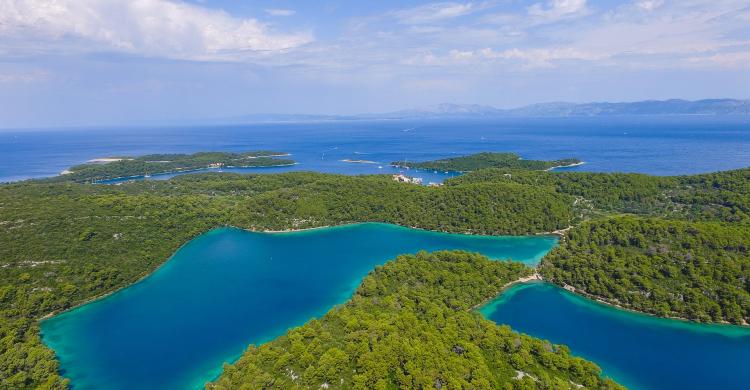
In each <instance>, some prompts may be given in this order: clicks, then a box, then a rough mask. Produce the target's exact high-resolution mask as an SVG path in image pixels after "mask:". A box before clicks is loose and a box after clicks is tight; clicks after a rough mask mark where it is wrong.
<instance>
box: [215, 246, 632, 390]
mask: <svg viewBox="0 0 750 390" xmlns="http://www.w3.org/2000/svg"><path fill="white" fill-rule="evenodd" d="M531 272H532V271H531V269H529V268H526V267H524V266H523V265H522V264H519V263H513V262H500V261H490V260H489V259H487V258H486V257H483V256H480V255H476V254H469V253H465V252H436V253H433V254H427V253H420V254H417V255H406V256H400V257H399V258H398V259H397V260H395V261H391V262H388V263H386V265H384V266H383V267H379V268H377V269H375V270H374V271H372V272H371V273H370V275H369V276H367V277H366V278H365V279H364V280H363V281H362V284H361V285H360V287H359V289H358V290H357V292H356V293H355V294H354V296H353V297H352V298H351V299H350V300H349V302H348V303H346V304H345V305H343V306H341V307H338V308H334V309H333V310H331V311H330V312H328V314H326V315H325V316H324V317H323V318H321V319H319V320H312V321H310V322H308V323H307V324H305V325H304V326H302V327H299V328H294V329H292V330H290V331H289V332H288V333H287V334H286V335H284V336H281V337H279V338H276V339H275V340H273V341H271V342H269V343H266V344H263V345H261V346H251V347H250V348H249V349H248V350H247V351H246V352H245V354H244V355H243V356H242V357H241V358H240V360H239V361H237V363H236V364H234V365H227V366H225V368H224V373H223V374H222V376H221V377H220V378H219V379H218V380H217V381H216V382H215V383H213V384H210V385H209V386H208V388H209V389H227V390H229V389H240V388H247V389H318V388H328V389H362V390H364V389H568V388H579V387H584V386H585V387H586V388H589V389H618V388H621V387H620V386H619V385H617V384H615V383H614V382H612V381H611V380H609V379H602V378H601V377H600V374H601V370H600V369H599V367H597V366H596V365H595V364H593V363H591V362H588V361H585V360H583V359H580V358H577V357H573V356H571V355H570V353H569V351H568V349H567V348H566V347H564V346H559V345H553V344H550V343H549V342H546V341H542V340H539V339H536V338H532V337H529V336H526V335H522V334H518V333H515V332H513V331H512V330H511V329H510V328H509V327H508V326H498V325H496V324H495V323H493V322H491V321H489V320H486V319H484V318H483V317H482V316H481V315H480V314H479V313H477V312H474V311H472V310H470V309H471V308H472V307H474V306H475V305H477V304H479V303H481V302H483V301H484V300H486V299H488V298H490V297H493V296H495V295H497V293H498V292H499V291H500V290H501V289H502V287H503V286H504V285H505V284H507V283H508V282H510V281H512V280H515V279H518V278H519V277H521V276H525V275H528V274H530V273H531Z"/></svg>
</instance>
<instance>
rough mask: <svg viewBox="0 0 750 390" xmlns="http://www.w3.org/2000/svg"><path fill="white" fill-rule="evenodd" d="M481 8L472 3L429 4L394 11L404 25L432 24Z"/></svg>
mask: <svg viewBox="0 0 750 390" xmlns="http://www.w3.org/2000/svg"><path fill="white" fill-rule="evenodd" d="M480 8H482V7H480V6H478V5H477V4H474V3H431V4H426V5H422V6H419V7H414V8H408V9H402V10H398V11H394V12H393V14H394V15H395V16H396V18H398V19H399V21H400V22H401V23H404V24H421V23H432V22H437V21H440V20H445V19H452V18H457V17H459V16H464V15H468V14H470V13H472V12H474V11H476V10H478V9H480Z"/></svg>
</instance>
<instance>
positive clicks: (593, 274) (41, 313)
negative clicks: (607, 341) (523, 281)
mask: <svg viewBox="0 0 750 390" xmlns="http://www.w3.org/2000/svg"><path fill="white" fill-rule="evenodd" d="M508 155H513V154H508ZM156 156H159V155H156ZM165 156H172V155H161V157H155V156H150V157H147V158H146V159H145V160H136V159H134V160H122V161H113V162H108V163H104V164H87V165H92V166H93V167H92V168H86V169H92V171H90V174H88V173H86V172H87V170H86V169H79V172H80V173H78V175H79V176H71V175H76V173H75V172H76V170H75V167H74V168H73V169H72V170H73V171H74V173H73V174H70V175H63V176H61V177H56V178H54V179H43V180H28V181H23V182H17V183H8V184H2V185H0V267H1V268H0V269H2V272H0V318H2V320H0V336H1V337H2V340H3V343H4V344H3V345H5V347H4V348H2V349H0V370H1V371H0V387H3V388H37V387H43V388H45V387H46V388H65V387H67V386H68V382H67V380H66V379H65V378H64V374H61V373H60V372H59V365H58V362H57V360H56V358H55V354H54V352H53V351H51V350H50V349H49V348H47V347H46V346H45V345H44V344H43V343H42V342H41V339H40V336H39V321H40V320H41V319H43V318H45V317H47V316H50V315H54V314H56V313H60V312H62V311H65V310H67V309H70V308H72V307H75V306H77V305H81V304H83V303H86V302H88V301H90V300H91V299H95V298H97V297H100V296H103V295H107V294H110V293H112V292H113V291H116V290H118V289H121V288H123V287H125V286H128V285H131V284H133V283H135V282H136V281H138V280H139V279H141V278H143V277H144V276H146V275H148V274H149V273H151V272H152V271H153V270H154V269H156V268H157V267H159V266H160V265H162V264H163V263H164V262H165V261H166V260H167V259H168V258H169V257H170V255H171V254H172V253H174V252H175V251H176V250H177V248H179V247H180V246H181V245H183V244H185V243H186V242H187V241H189V240H190V239H191V238H193V237H196V236H197V235H200V234H202V233H205V232H206V231H208V230H210V229H212V228H215V227H219V226H235V227H239V228H243V229H247V230H251V231H280V230H289V229H306V228H314V227H321V226H334V225H341V224H346V223H352V222H388V223H393V224H398V225H402V226H410V227H416V228H422V229H428V230H434V231H442V232H454V233H471V234H484V235H502V234H507V235H520V234H558V235H560V236H561V237H562V238H561V242H560V245H559V248H557V249H555V250H553V251H552V252H551V253H550V254H549V255H547V256H546V257H545V258H544V259H543V260H542V262H541V265H540V266H539V268H538V270H537V271H538V273H539V274H540V275H541V277H542V278H544V279H545V280H548V281H550V282H552V283H556V284H558V285H560V286H562V287H564V288H568V289H569V290H571V291H574V292H576V293H578V294H581V295H584V296H586V297H589V298H592V299H597V300H601V301H603V302H607V303H610V304H614V305H619V306H621V307H624V308H627V309H632V310H638V311H641V312H645V313H649V314H653V315H658V316H665V317H679V318H685V319H689V320H694V321H703V322H729V323H734V324H746V323H748V321H750V305H748V302H749V301H750V283H748V281H749V280H750V254H749V251H748V246H747V245H748V244H747V243H748V242H750V185H749V183H750V169H739V170H733V171H725V172H717V173H709V174H700V175H688V176H669V177H660V176H650V175H642V174H622V173H588V172H572V171H545V169H547V168H549V167H550V166H555V165H558V164H559V161H553V162H535V163H530V164H528V165H526V164H521V165H520V166H519V165H518V164H516V163H513V164H511V165H510V166H506V167H494V168H484V169H478V168H477V169H476V170H474V171H473V172H470V173H466V174H464V175H461V176H458V177H455V178H451V179H449V180H446V182H445V185H444V186H441V187H424V186H413V185H405V184H403V183H400V182H397V181H394V180H393V178H392V177H390V176H388V175H366V176H345V175H333V174H322V173H312V172H291V173H283V174H272V175H259V174H250V175H239V174H231V173H218V172H216V173H196V174H189V175H181V176H178V177H175V178H172V179H170V180H167V181H150V182H145V181H140V182H139V181H134V182H129V183H126V184H123V185H120V186H106V185H91V184H87V182H90V181H95V180H97V178H105V177H110V172H112V171H108V168H104V167H108V166H110V165H112V164H132V162H131V161H140V162H139V163H138V164H143V165H146V166H151V164H164V163H159V162H156V161H174V160H171V158H173V157H165ZM232 156H235V157H233V158H234V159H235V160H236V159H237V158H240V161H241V162H247V161H254V160H260V159H265V158H269V159H273V160H275V161H274V162H278V160H276V159H275V158H271V157H268V155H266V156H260V155H254V156H245V157H237V156H239V155H236V154H232ZM513 156H514V155H513ZM141 158H144V157H141ZM209 160H210V161H214V162H217V160H216V159H213V160H211V159H206V160H203V161H204V162H206V161H209ZM518 161H525V160H518ZM232 164H235V162H233V163H232ZM201 166H205V165H201ZM95 167H102V169H103V170H102V171H98V170H97V169H98V168H95ZM461 169H463V168H461ZM469 170H472V169H469ZM101 172H104V173H106V174H104V173H101ZM127 172H128V173H132V171H127ZM154 172H156V171H154ZM141 173H142V172H141ZM76 177H77V178H78V179H72V178H76ZM431 256H432V257H431ZM532 272H533V270H531V269H527V268H523V267H521V266H520V265H515V264H513V263H493V262H488V261H486V260H485V259H483V258H479V257H476V256H475V255H468V254H463V253H443V254H435V255H424V254H423V255H418V256H416V257H405V258H401V259H399V260H396V261H395V262H393V263H388V264H387V265H386V266H384V267H382V268H378V269H376V270H375V271H373V273H372V274H371V275H370V276H369V277H368V278H367V279H365V280H364V281H363V283H362V285H361V286H360V288H359V289H358V290H357V293H356V294H355V295H354V296H353V297H352V298H351V300H350V301H349V303H347V304H345V305H344V306H342V307H339V308H335V309H333V310H332V311H331V312H330V313H329V314H328V315H326V316H324V317H323V318H321V319H318V320H312V321H310V322H309V323H308V324H306V325H304V326H303V327H302V328H297V329H292V330H290V331H289V333H288V334H287V335H285V336H282V337H280V338H278V339H276V340H273V341H271V342H270V343H269V344H264V345H262V346H254V347H251V348H250V349H248V351H247V352H246V353H245V355H244V356H243V357H242V358H241V359H240V360H239V361H238V362H237V364H236V365H234V366H228V367H226V369H225V372H224V374H223V376H221V377H219V378H218V379H217V381H216V382H215V383H213V384H211V385H210V386H212V387H216V388H234V387H237V385H238V384H239V383H242V384H247V386H249V387H251V388H252V387H254V384H257V383H260V382H258V381H266V380H267V381H277V380H278V381H282V380H283V381H287V380H289V378H291V377H292V376H294V377H297V379H298V380H300V381H301V382H300V383H301V384H302V385H307V384H310V383H317V386H316V387H319V386H320V385H321V384H323V383H327V384H328V385H329V386H330V387H334V386H336V387H341V386H339V385H340V384H341V383H338V384H337V383H334V382H333V380H334V379H336V380H339V381H340V380H342V379H343V380H344V381H345V383H346V384H347V385H348V384H351V385H352V386H351V387H354V386H355V384H358V385H357V386H364V387H370V386H373V384H374V386H373V387H377V386H384V387H386V388H387V387H389V386H398V385H399V384H401V383H412V384H414V383H417V384H423V385H424V386H425V387H428V386H429V387H435V386H438V383H439V386H440V387H445V386H447V385H448V384H449V383H450V384H453V383H459V384H464V381H468V380H467V379H466V378H465V376H463V375H464V373H465V372H466V371H465V370H466V369H467V367H473V368H476V370H477V371H472V372H477V373H479V372H481V374H477V375H476V382H471V381H469V382H468V383H469V384H470V385H471V386H476V387H495V386H496V385H498V384H501V383H502V384H511V385H512V384H516V383H518V384H519V386H520V383H523V386H526V387H528V388H534V387H538V388H543V387H544V386H553V385H554V384H560V383H563V382H565V383H570V382H572V383H574V384H576V385H578V384H580V385H584V386H587V387H588V386H593V387H599V388H608V387H609V388H614V387H616V386H617V385H616V384H614V383H612V382H611V381H607V380H606V379H604V378H600V377H599V375H598V372H599V371H598V369H597V368H595V366H594V365H593V364H592V363H590V362H584V361H582V360H580V359H577V358H573V357H571V356H570V355H569V354H568V353H567V351H566V349H565V347H564V346H555V345H551V344H549V343H545V342H543V341H541V340H538V339H534V338H532V337H528V336H523V335H518V334H517V333H514V332H512V331H510V330H509V329H507V328H505V327H502V326H496V325H494V324H491V323H489V322H487V321H483V320H481V318H480V317H478V314H476V313H473V312H471V311H470V310H467V308H470V307H473V306H474V305H476V304H478V303H481V302H482V301H483V300H485V299H487V298H490V297H492V296H494V295H497V294H499V293H501V291H502V287H503V286H505V285H506V284H507V283H509V282H511V281H513V280H515V279H516V278H522V277H527V276H528V275H530V274H531V273H532ZM430 278H431V279H430ZM417 280H430V282H429V283H421V284H420V283H416V281H417ZM396 286H404V287H403V288H401V287H399V288H397V287H396ZM417 302H418V303H419V304H416V303H417ZM396 319H399V321H400V322H397V323H392V324H393V326H394V327H396V326H401V327H404V326H405V325H406V324H408V326H406V327H405V328H404V333H403V334H402V335H401V336H398V335H397V334H395V333H392V337H391V338H387V339H382V340H378V341H377V342H376V343H375V344H372V346H373V349H372V351H370V350H369V348H370V347H369V346H368V344H367V343H365V344H362V343H361V342H359V343H358V342H357V340H359V341H362V340H365V339H363V338H362V337H364V336H363V333H362V332H363V327H364V326H370V325H372V326H375V328H373V329H374V330H376V329H381V328H377V327H379V326H383V327H386V328H387V329H400V328H392V327H389V325H388V324H389V322H388V321H395V320H396ZM379 321H382V324H381V322H379ZM405 321H406V322H405ZM446 324H452V325H450V327H449V328H445V326H446ZM459 325H460V326H459ZM440 327H443V328H440ZM468 327H471V328H472V329H477V332H480V333H476V335H478V337H479V335H481V337H480V338H482V339H486V340H487V343H485V344H476V343H475V342H474V341H472V340H471V339H469V338H467V337H465V336H467V335H466V334H465V333H461V332H463V331H465V329H468ZM438 329H441V330H444V329H449V330H451V332H453V330H455V332H453V333H445V334H442V333H441V332H439V331H437V330H438ZM461 329H463V330H461ZM419 330H423V331H424V334H423V335H420V334H416V333H413V332H417V331H419ZM433 336H434V337H433ZM300 337H304V339H305V340H307V341H310V342H312V341H313V340H316V341H315V342H314V343H313V344H314V345H317V346H319V348H316V349H310V348H312V347H311V345H312V344H306V345H302V346H301V347H300V348H302V349H300V350H297V349H294V350H293V353H292V352H290V353H289V354H288V355H287V354H280V351H281V350H283V349H285V348H288V347H290V346H293V347H294V346H296V345H298V344H297V341H299V338H300ZM406 339H408V340H409V342H412V341H413V342H414V343H415V344H414V345H416V347H415V348H413V349H409V350H408V351H409V353H410V355H408V359H407V360H410V361H414V364H415V365H414V366H413V368H412V367H411V366H410V368H409V370H410V372H411V373H412V374H413V375H411V376H406V375H403V376H397V375H393V376H388V377H381V376H380V374H382V371H378V370H381V369H394V370H404V366H402V365H400V363H399V362H397V361H394V360H392V358H394V357H401V358H406V355H400V354H399V353H402V354H404V353H407V349H405V348H406V347H405V344H403V340H406ZM350 341H351V346H350ZM410 345H411V344H410ZM431 345H444V346H446V347H447V349H446V350H442V349H441V350H440V351H436V350H435V349H433V348H427V346H431ZM375 346H378V348H374V347H375ZM400 346H404V347H403V348H401V347H400ZM362 347H364V348H365V350H362V351H360V350H359V349H358V348H362ZM294 348H297V347H294ZM360 352H362V353H360ZM357 356H362V360H357ZM458 357H461V359H464V358H465V359H466V361H461V363H460V364H459V363H455V364H454V363H452V362H454V360H455V359H457V358H458ZM490 360H492V361H493V362H494V363H493V365H492V366H485V365H484V364H486V363H484V362H487V361H490ZM278 361H284V362H285V364H286V366H284V367H290V368H291V369H292V370H293V371H294V375H292V374H291V373H289V372H287V371H284V368H283V367H282V366H281V365H276V364H275V362H278ZM312 361H314V362H315V363H314V364H312V363H311V362H312ZM376 362H381V363H382V364H383V367H381V368H377V369H376V368H374V367H373V365H374V364H375V363H376ZM438 362H446V365H445V366H441V365H440V364H439V363H438ZM558 363H559V364H558ZM302 367H306V368H305V370H306V371H302ZM439 367H440V368H439ZM566 367H567V368H566ZM572 367H577V368H575V369H573V368H572ZM353 368H356V369H358V370H359V369H360V368H361V371H358V372H357V373H353V372H352V371H351V369H353ZM438 368H439V369H438ZM412 369H413V371H411V370H412ZM307 370H309V372H307ZM368 370H371V371H368ZM285 372H286V374H284V373H285ZM394 372H402V373H405V371H394ZM283 375H287V377H286V378H287V379H284V378H282V376H283ZM376 377H377V379H378V380H376V381H375V382H373V380H374V379H373V378H376ZM380 380H382V382H379V381H380ZM283 381H282V382H278V383H288V382H283ZM561 381H563V382H561ZM318 382H319V383H318ZM264 383H266V382H264ZM274 383H275V382H274ZM487 383H489V384H490V386H486V384H487ZM282 387H283V386H282Z"/></svg>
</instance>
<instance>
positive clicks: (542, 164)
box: [391, 152, 581, 172]
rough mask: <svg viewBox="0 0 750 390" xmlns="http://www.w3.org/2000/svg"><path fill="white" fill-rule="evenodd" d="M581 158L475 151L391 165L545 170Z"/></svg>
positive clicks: (465, 168) (460, 170)
mask: <svg viewBox="0 0 750 390" xmlns="http://www.w3.org/2000/svg"><path fill="white" fill-rule="evenodd" d="M580 163H581V160H578V159H575V158H566V159H562V160H554V161H541V160H522V159H521V156H519V155H517V154H515V153H491V152H485V153H477V154H472V155H469V156H461V157H453V158H446V159H442V160H435V161H425V162H410V161H394V162H392V163H391V165H393V166H396V167H403V168H417V169H428V170H437V171H455V172H470V171H476V170H479V169H484V168H512V169H528V170H545V169H551V168H555V167H563V166H570V165H575V164H580Z"/></svg>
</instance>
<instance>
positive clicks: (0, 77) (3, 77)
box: [0, 70, 50, 83]
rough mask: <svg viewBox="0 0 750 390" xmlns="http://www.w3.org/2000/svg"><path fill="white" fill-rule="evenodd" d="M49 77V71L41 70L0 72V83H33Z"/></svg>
mask: <svg viewBox="0 0 750 390" xmlns="http://www.w3.org/2000/svg"><path fill="white" fill-rule="evenodd" d="M49 78H50V73H49V72H47V71H43V70H31V71H23V72H0V83H35V82H39V81H45V80H47V79H49Z"/></svg>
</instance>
